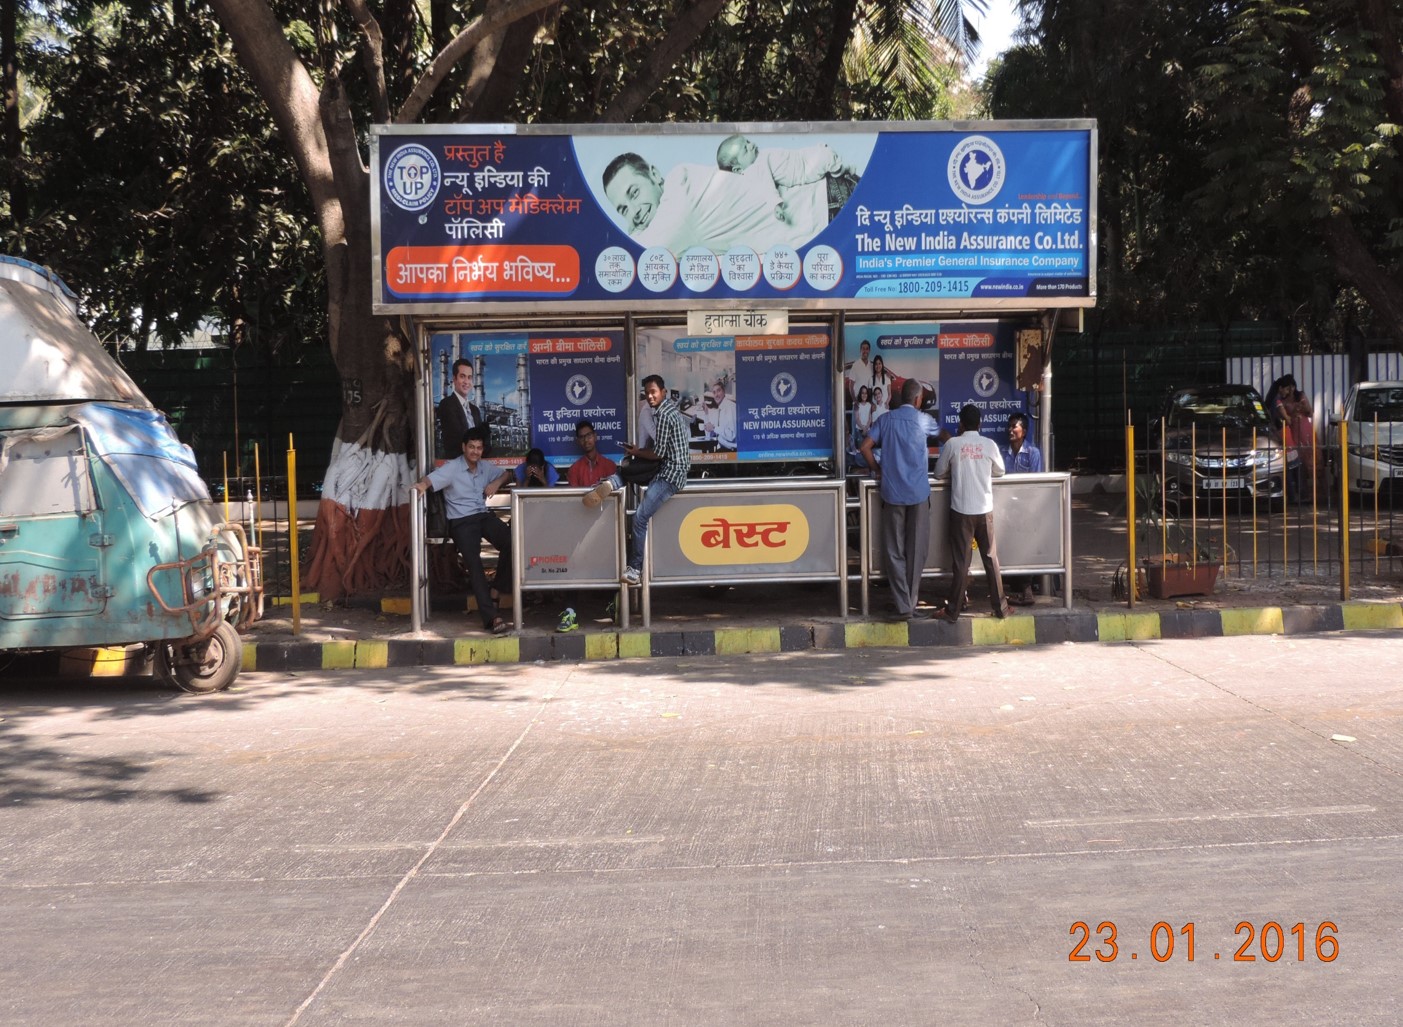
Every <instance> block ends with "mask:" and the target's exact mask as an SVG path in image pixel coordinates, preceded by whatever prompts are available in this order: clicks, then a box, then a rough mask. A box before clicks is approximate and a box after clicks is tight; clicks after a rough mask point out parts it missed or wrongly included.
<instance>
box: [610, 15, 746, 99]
mask: <svg viewBox="0 0 1403 1027" xmlns="http://www.w3.org/2000/svg"><path fill="white" fill-rule="evenodd" d="M725 6H726V0H693V3H692V5H691V6H690V7H688V8H687V10H686V11H684V12H682V14H680V15H678V16H677V20H676V21H674V22H673V23H672V28H671V29H669V30H668V33H667V35H666V36H665V37H664V38H663V40H662V42H660V43H659V44H658V45H657V46H655V47H653V49H652V51H651V52H650V53H649V54H648V59H647V61H645V62H644V64H643V69H642V70H641V71H640V72H639V73H638V74H637V75H636V76H634V79H633V81H632V82H630V83H628V84H627V85H626V86H624V87H623V88H622V89H620V90H619V92H618V94H617V95H616V96H615V97H614V99H612V100H611V101H609V106H608V107H606V108H605V109H604V113H603V114H601V115H600V116H599V120H600V121H601V122H622V121H627V120H628V119H629V118H631V117H633V116H634V115H635V114H636V113H638V109H639V108H640V107H642V106H643V104H644V102H645V101H647V99H648V97H650V96H652V95H653V91H654V90H656V89H657V88H658V86H659V85H660V84H661V83H662V80H663V78H664V77H665V76H666V75H667V73H668V72H669V71H671V70H672V68H673V67H674V65H676V63H677V60H678V58H680V57H681V56H682V55H683V54H684V53H686V51H687V50H688V48H690V47H691V46H692V44H693V43H695V42H696V41H697V39H698V38H700V37H701V34H702V33H703V32H704V31H706V27H707V26H708V25H710V24H711V21H712V19H713V18H715V17H716V16H717V15H718V14H720V13H721V9H722V8H723V7H725Z"/></svg>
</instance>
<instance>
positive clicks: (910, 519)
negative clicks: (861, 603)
mask: <svg viewBox="0 0 1403 1027" xmlns="http://www.w3.org/2000/svg"><path fill="white" fill-rule="evenodd" d="M922 391H923V386H922V385H921V383H920V382H918V381H917V380H916V379H914V378H908V379H907V380H906V382H905V384H903V385H902V387H901V406H899V407H897V408H896V409H895V410H892V411H891V412H889V413H887V414H886V415H884V416H883V417H879V418H878V419H877V420H875V421H873V422H872V427H871V430H870V431H869V432H868V435H867V438H865V439H864V440H863V442H862V449H861V453H862V459H863V460H865V461H866V462H867V466H868V467H870V468H871V469H872V473H873V475H874V476H875V477H876V479H877V481H878V483H879V486H880V490H881V493H882V569H883V571H884V572H885V573H886V576H887V583H888V584H889V585H890V586H891V595H892V607H893V610H892V613H893V615H894V616H895V617H896V618H898V619H900V620H910V619H911V617H912V616H913V615H914V614H915V612H916V603H917V600H918V598H919V595H920V591H921V571H923V570H924V569H925V566H926V556H927V554H928V553H929V551H930V475H929V466H930V450H929V448H928V442H927V439H928V438H929V437H930V436H932V435H938V434H939V433H940V426H939V425H938V424H937V423H936V421H935V418H933V417H931V416H930V415H929V414H926V413H922V412H921V411H920V410H918V409H917V408H916V404H917V403H918V402H919V401H920V398H921V393H922ZM878 446H880V447H881V448H882V462H881V464H880V465H879V464H878V463H877V459H876V456H875V455H874V453H873V450H874V449H876V448H877V447H878Z"/></svg>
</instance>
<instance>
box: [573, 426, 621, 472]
mask: <svg viewBox="0 0 1403 1027" xmlns="http://www.w3.org/2000/svg"><path fill="white" fill-rule="evenodd" d="M598 441H599V440H598V439H597V437H596V436H595V434H594V425H593V424H591V423H590V422H589V421H581V422H580V423H579V424H577V425H575V445H577V446H579V447H580V449H581V450H582V451H583V452H584V454H585V455H584V456H582V457H580V459H578V460H576V461H575V462H574V463H573V464H571V465H570V470H569V471H568V472H567V473H566V479H567V480H568V481H569V482H570V486H571V487H572V488H577V489H582V488H593V487H594V486H595V485H598V484H599V483H600V482H601V481H603V480H604V479H605V478H607V477H609V475H611V474H613V473H614V472H615V471H617V470H618V467H616V466H615V464H614V461H612V460H610V459H609V458H608V457H607V456H605V455H604V454H603V453H601V452H599V445H598Z"/></svg>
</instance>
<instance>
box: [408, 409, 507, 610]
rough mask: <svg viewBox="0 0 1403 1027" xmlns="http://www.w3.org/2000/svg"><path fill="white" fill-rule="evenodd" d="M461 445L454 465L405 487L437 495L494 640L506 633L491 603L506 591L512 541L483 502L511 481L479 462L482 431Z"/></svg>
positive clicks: (484, 437)
mask: <svg viewBox="0 0 1403 1027" xmlns="http://www.w3.org/2000/svg"><path fill="white" fill-rule="evenodd" d="M462 439H463V445H462V452H463V455H462V457H461V458H460V459H458V460H450V461H448V462H447V463H445V464H443V465H441V466H439V467H437V468H435V469H434V470H432V471H430V472H429V473H428V474H427V475H425V476H424V477H422V478H420V479H419V480H418V481H416V482H415V483H414V484H413V485H411V486H409V487H410V488H412V489H414V490H415V491H416V492H418V493H419V494H420V495H423V494H424V493H425V492H428V491H429V489H436V490H440V491H442V492H443V502H444V506H445V508H446V509H447V511H448V533H449V534H450V535H452V536H453V544H454V545H455V546H457V547H458V555H459V556H461V557H462V558H463V562H464V563H466V564H467V565H468V580H469V581H470V582H471V583H472V589H473V595H474V596H475V597H476V598H477V609H478V612H479V613H480V614H481V615H482V626H483V627H484V628H486V629H487V630H488V631H490V632H492V634H494V635H501V634H505V633H506V632H507V631H509V630H510V627H509V626H508V624H507V622H506V621H505V620H504V619H503V618H502V617H501V616H500V615H499V614H498V611H497V602H498V600H499V599H500V598H501V595H502V593H503V592H508V591H510V590H511V587H512V572H511V541H512V539H511V531H510V530H509V529H508V528H507V526H506V525H505V524H503V523H502V520H501V518H500V517H498V516H497V515H496V514H495V513H493V512H492V511H491V510H489V509H487V500H488V499H489V498H490V497H492V496H494V495H496V494H497V490H498V489H500V488H501V487H502V486H503V485H505V484H507V483H508V482H509V481H511V480H512V477H513V475H512V472H511V471H499V470H498V469H497V467H496V465H494V464H490V463H488V462H487V461H486V460H484V459H483V458H482V451H483V449H484V447H485V446H486V444H487V426H486V425H478V426H477V427H476V428H469V429H468V430H467V431H465V432H464V433H463V436H462ZM484 538H485V539H487V541H488V543H490V544H491V546H492V547H493V548H494V549H496V550H497V570H496V573H495V574H494V575H493V577H492V581H491V583H489V582H488V580H487V571H486V570H484V569H483V566H482V540H483V539H484Z"/></svg>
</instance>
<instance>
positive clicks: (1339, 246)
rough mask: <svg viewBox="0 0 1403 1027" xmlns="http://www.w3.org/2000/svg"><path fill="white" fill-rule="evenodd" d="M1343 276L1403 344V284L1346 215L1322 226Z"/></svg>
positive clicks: (1336, 217)
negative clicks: (1382, 262) (1383, 264)
mask: <svg viewBox="0 0 1403 1027" xmlns="http://www.w3.org/2000/svg"><path fill="white" fill-rule="evenodd" d="M1322 231H1323V232H1324V235H1325V241H1326V243H1328V244H1329V247H1330V254H1331V256H1333V257H1334V258H1335V267H1336V268H1337V269H1338V270H1339V272H1340V275H1341V276H1342V277H1343V278H1344V279H1345V280H1346V281H1348V282H1349V283H1350V284H1351V285H1353V286H1354V287H1355V288H1356V289H1358V290H1359V294H1360V295H1361V296H1363V297H1364V300H1365V302H1367V303H1368V304H1369V306H1370V307H1372V308H1373V310H1374V313H1375V314H1377V315H1378V316H1379V320H1380V322H1381V323H1382V325H1383V327H1384V329H1385V330H1386V331H1387V332H1388V334H1389V335H1390V336H1391V337H1392V338H1393V339H1394V341H1395V342H1398V343H1403V281H1400V280H1399V278H1398V276H1397V275H1391V274H1389V273H1388V271H1387V270H1386V269H1385V268H1383V267H1382V266H1381V265H1380V264H1379V262H1378V260H1377V259H1375V257H1374V255H1373V254H1372V253H1371V252H1370V251H1369V247H1368V246H1366V245H1365V243H1364V240H1363V239H1361V238H1360V237H1359V231H1358V229H1356V228H1355V227H1354V223H1353V222H1352V221H1350V219H1349V218H1348V217H1346V216H1345V215H1343V214H1337V215H1335V216H1334V217H1332V218H1330V219H1328V220H1327V221H1326V222H1325V223H1324V225H1323V226H1322Z"/></svg>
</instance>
